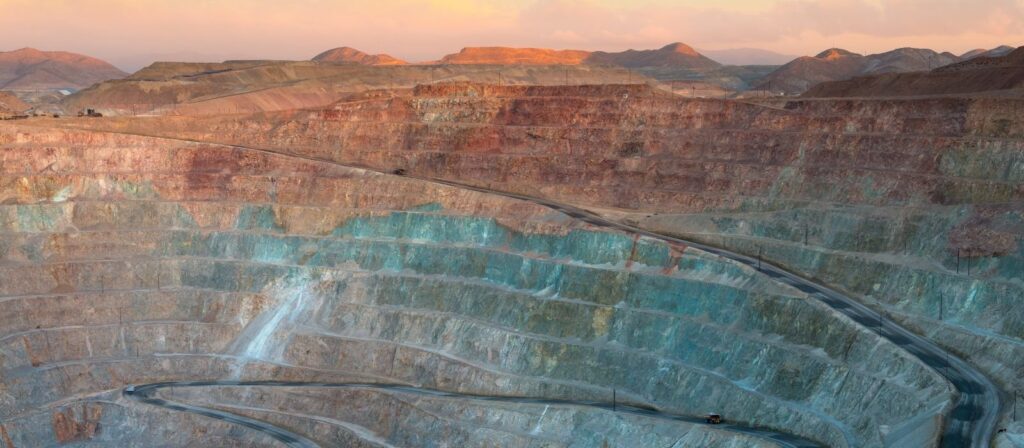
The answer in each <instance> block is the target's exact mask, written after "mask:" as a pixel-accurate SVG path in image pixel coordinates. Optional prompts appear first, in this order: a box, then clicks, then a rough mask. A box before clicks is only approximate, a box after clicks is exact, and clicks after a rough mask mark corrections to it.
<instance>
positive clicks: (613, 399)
mask: <svg viewBox="0 0 1024 448" xmlns="http://www.w3.org/2000/svg"><path fill="white" fill-rule="evenodd" d="M615 395H616V394H615V389H612V412H615V407H616V401H617V400H616V396H615ZM1014 397H1016V395H1014ZM1016 405H1017V402H1014V407H1015V408H1016ZM1014 415H1016V414H1014ZM1016 419H1017V418H1016V417H1014V420H1016Z"/></svg>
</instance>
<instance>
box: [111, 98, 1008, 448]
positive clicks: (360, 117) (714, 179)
mask: <svg viewBox="0 0 1024 448" xmlns="http://www.w3.org/2000/svg"><path fill="white" fill-rule="evenodd" d="M778 106H779V107H768V106H763V105H755V104H747V103H741V102H725V101H714V100H688V99H680V98H675V97H671V96H669V95H666V94H663V93H661V92H657V91H651V90H647V89H645V88H643V87H640V86H579V87H498V86H481V85H434V86H421V87H418V88H417V89H416V90H415V91H414V92H413V93H412V94H406V95H391V94H387V93H375V94H369V95H366V96H365V97H363V98H360V99H353V100H351V101H345V102H341V103H338V104H336V105H335V106H334V107H332V108H329V109H327V110H320V111H307V112H291V113H286V114H278V115H260V116H256V117H249V118H246V119H240V118H230V119H216V120H207V121H203V122H201V123H197V122H196V121H194V120H189V119H180V120H178V121H174V120H164V121H159V122H157V121H150V122H148V123H146V122H132V123H107V124H105V126H112V127H120V128H121V129H124V130H136V131H144V132H147V133H167V134H174V135H187V136H189V137H190V138H195V139H200V140H215V141H227V142H234V143H241V144H248V145H253V146H259V147H265V148H275V149H276V150H279V151H288V152H294V153H301V154H305V155H310V156H315V157H318V158H326V159H332V160H337V161H342V162H347V163H353V164H360V165H364V166H369V167H374V168H377V169H380V170H392V169H398V168H401V169H404V170H406V171H407V172H408V173H409V174H410V175H412V176H423V177H440V178H445V179H451V180H456V181H459V182H464V183H468V184H475V185H481V186H487V187H490V188H494V189H499V190H506V191H513V192H519V193H526V194H531V195H537V196H544V197H550V198H555V199H558V200H562V201H566V202H572V203H576V204H579V205H582V206H586V207H590V208H592V209H595V210H597V211H599V212H601V213H604V214H606V215H607V216H610V217H613V218H617V219H622V220H625V221H627V222H634V223H636V224H638V225H640V226H642V227H645V228H648V229H651V230H655V231H659V232H663V233H669V234H676V235H680V236H685V237H688V238H691V239H695V240H700V241H705V242H709V243H714V244H717V245H720V246H723V247H726V248H729V249H732V250H736V251H740V252H743V253H746V254H748V255H752V256H754V255H757V254H758V253H761V254H762V256H763V257H764V258H765V259H766V260H770V261H772V262H774V263H777V264H779V265H781V266H783V267H785V268H787V269H790V270H792V271H794V272H798V273H800V274H802V275H805V276H808V277H811V278H816V279H820V280H821V281H823V282H825V283H827V284H829V285H832V286H835V287H837V288H840V289H842V290H845V291H847V292H849V293H851V294H852V295H854V296H857V297H860V298H861V299H862V300H864V302H865V303H868V304H870V305H871V306H873V307H875V308H876V309H879V310H882V311H884V312H885V313H886V314H888V315H890V316H892V317H893V318H895V319H898V320H900V321H901V322H903V323H904V324H906V325H907V326H909V327H911V328H914V329H916V331H918V332H919V333H922V334H925V335H927V336H929V337H930V338H932V339H934V340H936V341H937V342H939V343H940V344H941V345H943V346H944V347H947V348H949V349H951V350H952V351H954V352H956V353H958V354H959V355H961V356H963V357H964V358H966V359H967V360H969V361H970V362H972V363H973V364H975V365H977V366H979V367H980V368H982V369H983V370H984V371H985V372H987V373H988V374H989V375H991V376H992V377H993V378H994V379H995V380H996V381H997V382H999V383H1000V385H1001V386H1002V387H1003V388H1004V390H1006V391H1013V390H1016V391H1021V390H1024V382H1022V379H1024V307H1022V306H1021V297H1024V245H1022V244H1021V242H1022V238H1024V102H1022V101H1021V100H1015V99H993V98H989V99H955V98H944V99H915V100H885V99H880V100H813V101H795V102H788V103H780V104H778ZM1004 425H1005V426H1008V427H1010V428H1011V429H1012V430H1014V431H1018V432H1024V426H1021V425H1020V424H1019V423H1013V422H1004ZM1001 437H1002V436H1001ZM1001 440H1002V441H1003V442H1008V439H1005V438H1004V439H1001ZM1018 444H1019V442H1018Z"/></svg>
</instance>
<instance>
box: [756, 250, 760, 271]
mask: <svg viewBox="0 0 1024 448" xmlns="http://www.w3.org/2000/svg"><path fill="white" fill-rule="evenodd" d="M757 270H758V271H760V270H761V246H757Z"/></svg>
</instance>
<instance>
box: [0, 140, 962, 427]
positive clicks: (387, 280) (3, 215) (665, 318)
mask: <svg viewBox="0 0 1024 448" xmlns="http://www.w3.org/2000/svg"><path fill="white" fill-rule="evenodd" d="M2 134H3V135H5V136H7V137H5V139H4V140H2V141H0V142H2V143H3V144H4V145H5V146H4V148H3V151H4V152H3V154H4V156H3V159H0V160H2V164H0V175H2V182H0V185H2V187H0V203H2V205H0V300H3V302H4V306H3V307H2V309H0V322H2V325H0V328H2V330H3V334H2V335H0V338H2V339H0V356H2V364H0V369H2V370H0V380H2V385H3V390H4V393H5V395H4V396H6V397H8V398H9V399H7V400H2V401H0V416H2V419H3V421H4V426H3V428H4V431H5V432H6V434H7V436H6V437H10V438H11V440H12V441H13V442H14V443H15V446H26V445H33V444H40V443H42V444H47V443H49V442H50V441H54V440H56V441H73V440H106V441H110V442H111V443H114V441H117V443H123V444H125V445H128V446H131V445H132V444H139V443H141V442H140V441H139V440H140V439H139V437H142V435H141V433H139V432H138V431H137V430H135V429H133V428H138V427H153V426H152V425H158V427H161V428H186V429H185V430H171V431H166V433H165V434H164V435H162V436H159V437H165V438H166V441H167V443H170V444H179V443H188V441H189V440H191V439H189V438H188V437H190V436H188V435H187V434H193V433H194V434H200V433H202V434H211V437H212V436H216V437H222V438H223V440H226V441H230V443H231V444H236V445H239V446H247V445H246V444H263V443H270V441H269V440H265V439H263V438H261V437H263V436H260V435H259V434H250V433H248V432H244V431H243V433H239V432H238V430H237V429H231V427H230V426H229V425H221V424H219V423H215V422H203V421H202V420H196V419H194V418H191V417H182V416H175V417H169V415H171V413H169V412H166V411H162V410H156V409H148V408H145V407H140V405H138V404H136V403H132V402H126V401H125V400H123V399H121V398H119V395H118V394H117V392H116V391H117V390H118V389H120V388H122V387H124V386H126V385H128V384H145V383H152V382H159V381H187V380H211V379H248V380H282V381H347V380H363V381H365V380H367V379H370V380H374V381H383V382H408V383H412V384H418V385H423V386H427V387H432V388H436V389H445V390H458V391H462V392H471V393H479V394H493V395H521V396H534V397H546V398H572V399H597V400H602V401H604V400H607V399H608V398H609V397H610V395H611V391H612V390H613V389H614V390H616V391H617V394H618V395H619V397H620V398H621V397H624V398H623V399H625V400H629V401H634V402H637V403H645V404H650V405H655V406H658V407H660V408H664V409H668V410H673V411H675V412H682V413H688V414H692V415H702V414H703V413H705V412H706V411H707V410H708V409H714V410H716V411H718V412H721V413H722V414H723V415H725V416H726V417H727V418H728V419H729V420H730V421H733V422H748V423H749V422H754V423H756V424H758V425H764V426H767V427H772V428H778V429H780V430H785V431H793V432H797V433H798V434H799V435H801V436H804V437H807V438H811V439H815V440H820V441H822V442H824V443H827V444H830V445H843V444H846V443H849V442H855V443H861V442H863V443H878V442H879V441H880V440H881V437H882V436H881V434H879V433H878V432H877V429H876V428H877V424H876V423H877V422H878V421H887V422H903V423H906V424H911V425H918V424H920V423H919V421H920V420H922V419H923V417H922V416H928V415H934V414H936V413H937V412H939V411H940V410H941V407H942V404H943V403H944V402H945V401H946V400H948V399H949V396H948V390H947V389H946V387H945V386H944V384H943V383H941V381H939V380H938V379H937V378H936V377H935V376H934V375H932V374H930V373H929V372H928V371H927V370H926V369H924V368H923V367H921V366H920V365H919V364H918V363H917V362H915V361H913V360H912V359H911V358H909V357H908V356H907V355H906V354H904V353H902V352H901V351H899V350H898V349H897V348H896V347H894V346H892V345H890V344H887V343H883V342H880V341H879V340H878V339H877V338H875V337H874V336H872V335H871V334H869V333H867V332H863V331H859V330H858V329H857V327H856V325H855V324H854V323H852V322H850V321H848V320H845V319H842V318H839V317H837V316H836V315H835V314H834V313H832V312H831V311H830V310H828V309H827V308H826V307H823V306H821V305H819V304H817V303H816V302H814V301H808V300H806V299H805V298H804V295H803V293H801V292H800V291H798V290H795V289H791V288H788V287H784V286H781V285H779V284H777V283H774V282H772V281H771V280H770V279H769V278H767V277H765V276H761V275H758V274H757V273H756V272H753V271H751V270H750V269H749V268H746V267H743V266H740V265H736V264H733V263H730V262H727V261H725V260H722V259H720V258H718V257H715V256H712V255H709V254H706V253H702V252H699V251H695V250H693V249H690V248H684V247H671V246H669V245H666V244H664V243H661V242H658V241H653V240H648V239H642V238H634V237H633V236H630V235H626V234H620V233H615V232H609V231H604V230H600V229H595V228H590V227H588V226H586V225H584V224H582V223H580V222H577V221H574V220H572V219H569V218H568V217H566V216H564V215H561V214H558V213H555V212H553V211H551V210H549V209H546V208H543V207H540V206H537V205H532V204H529V203H523V202H518V201H513V200H510V199H503V198H499V197H495V196H488V195H483V194H479V193H473V192H469V191H465V190H459V189H455V188H451V187H443V186H438V185H433V184H428V183H424V182H422V181H417V180H415V179H408V178H402V177H397V176H385V175H376V174H370V173H366V172H362V171H359V170H353V169H346V168H341V167H338V166H335V165H329V164H323V163H315V162H309V161H303V160H301V159H296V158H290V157H286V156H279V155H271V154H266V153H259V152H254V151H247V150H241V149H236V148H229V147H222V146H216V145H198V144H187V143H179V142H173V141H168V140H159V139H151V138H142V137H129V136H123V135H115V134H103V133H96V132H87V131H60V130H39V129H35V128H31V129H22V128H17V127H5V128H3V133H2ZM254 393H255V392H254ZM265 393H269V394H270V397H271V398H268V399H267V401H262V402H260V408H261V409H264V411H260V412H264V413H267V412H270V413H272V412H273V411H275V410H278V411H280V412H286V413H288V412H290V413H291V415H285V416H283V417H280V418H285V419H286V420H288V419H291V420H288V421H299V420H301V421H303V422H305V423H303V425H307V426H308V427H309V428H310V431H313V432H314V433H315V434H316V437H322V438H326V439H324V440H328V439H330V437H332V436H330V434H334V433H335V432H336V430H337V428H334V427H332V428H334V429H331V430H328V428H325V427H322V426H317V425H318V424H314V420H316V418H332V419H336V418H341V417H339V416H338V415H334V416H329V415H320V416H319V417H316V418H314V417H315V416H314V415H312V414H310V415H305V416H299V415H297V412H296V411H294V409H293V410H291V411H285V410H286V409H291V408H290V407H289V406H291V405H290V404H289V402H288V395H287V394H284V395H281V394H279V393H277V392H272V391H265ZM362 397H363V398H362V399H364V400H368V401H376V400H379V401H380V403H373V404H372V406H375V407H376V408H375V409H376V410H375V411H374V412H386V409H388V406H390V405H388V404H387V403H390V402H393V401H394V399H387V398H386V397H379V396H376V395H373V394H364V395H362ZM243 398H244V399H238V400H235V401H233V403H235V405H238V406H241V405H242V404H243V403H245V402H246V401H245V400H249V399H250V398H251V397H243ZM328 399H333V398H325V400H328ZM225 400H227V398H225ZM239 400H241V401H239ZM278 400H280V401H278ZM389 400H391V401H389ZM302 402H303V403H307V402H308V403H309V405H310V406H312V407H314V408H315V407H316V406H319V405H318V404H317V403H315V400H314V399H313V398H309V397H307V398H304V399H303V401H302ZM398 402H403V403H406V401H403V400H398ZM225 403H227V402H225ZM214 404H216V403H214ZM227 404H230V403H227ZM227 404H225V406H227ZM366 405H367V406H371V404H370V403H367V404H366ZM83 406H84V407H83ZM403 406H404V405H403ZM464 406H467V405H465V404H457V403H448V404H444V405H443V406H442V405H441V404H438V403H433V404H429V406H428V404H423V405H419V404H415V403H414V404H413V407H414V408H416V412H413V413H411V414H409V417H408V419H407V420H406V421H407V422H409V424H410V425H411V426H410V428H416V429H410V431H413V432H414V433H415V434H419V435H418V436H417V437H423V438H425V439H424V440H436V439H437V438H439V437H444V435H443V434H438V433H436V432H434V431H433V430H432V429H431V428H434V429H436V428H437V427H438V426H437V424H436V422H435V423H431V422H430V419H429V418H428V417H427V414H430V413H431V412H438V411H437V409H445V412H450V413H451V414H450V415H452V418H456V417H455V416H456V415H461V413H465V412H467V411H466V410H465V408H464ZM431 409H433V410H431ZM474 409H478V411H479V412H485V413H488V412H490V413H494V414H495V415H498V414H500V413H501V412H508V411H507V410H501V409H498V408H494V409H491V410H486V409H487V407H486V406H483V407H480V406H478V407H477V408H474ZM524 409H527V408H524ZM529 409H530V410H524V411H523V412H527V413H532V412H534V410H536V409H534V408H529ZM540 409H542V408H540ZM69 410H70V411H69ZM428 410H430V411H429V412H428ZM595 412H596V411H595ZM58 414H60V415H64V417H59V418H58V417H55V416H56V415H58ZM261 415H263V414H261ZM266 415H269V414H266ZM275 415H279V416H280V414H275ZM431 415H436V414H431ZM531 415H532V414H531ZM342 417H344V416H342ZM268 418H269V417H268ZM345 418H350V417H345ZM431 418H434V417H431ZM460 418H461V417H460ZM580 418H581V419H583V420H585V421H587V422H594V421H598V420H600V419H602V418H606V417H601V416H600V415H598V414H586V415H582V416H581V417H580ZM47 419H49V421H51V423H52V424H49V425H46V424H43V425H40V421H46V420H47ZM295 419H298V420H295ZM456 419H457V418H456ZM595 419H597V420H595ZM58 421H60V422H62V423H57V422H58ZM63 422H72V423H74V424H72V423H63ZM90 422H91V423H90ZM415 422H421V423H422V424H421V425H419V426H417V424H415ZM321 423H322V421H321ZM353 424H356V425H357V426H358V422H356V423H353ZM563 424H564V425H567V427H565V428H563V430H564V431H573V430H577V429H579V428H575V429H574V428H573V427H572V425H574V424H576V423H572V422H571V421H570V420H568V419H567V420H566V421H564V422H563ZM578 424H579V425H584V423H578ZM587 424H591V423H587ZM637 424H640V422H635V421H621V422H619V423H617V424H616V425H612V426H610V427H609V428H608V431H609V433H608V434H609V438H610V439H605V440H614V437H617V436H615V434H620V435H621V434H628V433H629V431H632V430H633V429H631V428H634V426H633V425H637ZM89 425H93V426H95V427H96V428H105V429H104V430H96V431H91V432H90V431H89V430H87V429H88V428H89V427H90V426H89ZM581 427H582V426H581ZM68 428H73V431H70V432H69V431H68V430H67V429H68ZM82 428H86V429H82ZM188 428H196V429H195V431H192V430H191V429H188ZM199 428H201V429H199ZM685 430H686V431H696V432H693V433H689V434H691V435H690V437H698V435H699V436H700V437H705V435H701V434H703V433H701V432H700V431H703V430H693V429H692V428H690V429H685ZM332 431H335V432H332ZM345 431H348V432H347V433H346V434H349V435H350V436H351V434H352V431H353V430H352V429H351V428H350V429H348V430H345ZM509 431H511V430H509ZM666 431H668V430H666ZM371 432H372V433H374V434H377V435H382V437H384V438H385V439H387V438H388V437H397V438H401V437H410V435H409V434H408V433H404V434H399V433H396V434H391V433H389V432H388V431H383V430H379V428H378V430H374V431H371ZM543 434H544V433H543V432H542V433H541V435H540V436H538V437H541V436H543ZM671 434H677V436H678V437H682V434H681V433H673V432H671V431H669V432H667V433H665V435H664V437H666V438H668V437H669V436H670V435H671ZM715 434H716V435H715V436H714V437H718V438H720V439H721V440H729V438H730V437H738V436H729V435H727V434H726V433H715ZM364 436H367V435H366V434H363V435H359V433H358V431H356V435H355V436H352V437H354V438H355V439H359V438H365V437H364ZM196 437H199V436H196ZM367 437H368V436H367ZM467 437H468V436H467ZM544 437H547V436H544ZM659 437H660V436H659ZM678 437H677V438H678ZM708 437H710V436H708ZM714 437H712V438H714ZM104 438H105V439H104ZM431 438H433V439H431ZM471 439H472V437H470V438H469V439H466V440H471ZM142 440H144V439H142ZM353 440H354V439H353ZM395 440H399V439H395ZM472 440H475V439H472ZM695 440H696V439H695ZM591 441H592V442H593V443H594V444H595V446H600V443H602V440H601V439H600V438H598V437H596V436H595V437H594V438H593V439H592V440H591ZM733 441H734V442H735V440H733ZM61 443H64V442H61ZM225 443H228V442H225ZM716 443H717V442H716ZM723 443H724V442H723ZM737 443H739V442H737Z"/></svg>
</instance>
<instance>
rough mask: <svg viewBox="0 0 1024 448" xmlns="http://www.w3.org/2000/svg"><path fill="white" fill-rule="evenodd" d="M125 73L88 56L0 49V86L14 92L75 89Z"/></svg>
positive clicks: (27, 49)
mask: <svg viewBox="0 0 1024 448" xmlns="http://www.w3.org/2000/svg"><path fill="white" fill-rule="evenodd" d="M125 76H127V73H124V72H122V71H121V70H119V69H117V68H116V67H114V66H113V65H110V64H108V63H106V62H104V61H101V60H99V59H96V58H92V57H89V56H83V55H80V54H75V53H68V52H63V51H39V50H36V49H34V48H22V49H20V50H15V51H9V52H0V89H3V90H15V91H45V90H57V89H68V90H72V91H74V90H78V89H83V88H86V87H89V86H91V85H93V84H96V83H98V82H102V81H106V80H109V79H119V78H123V77H125Z"/></svg>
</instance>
